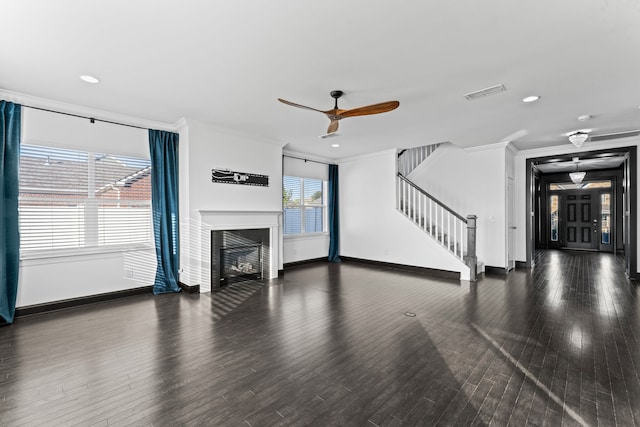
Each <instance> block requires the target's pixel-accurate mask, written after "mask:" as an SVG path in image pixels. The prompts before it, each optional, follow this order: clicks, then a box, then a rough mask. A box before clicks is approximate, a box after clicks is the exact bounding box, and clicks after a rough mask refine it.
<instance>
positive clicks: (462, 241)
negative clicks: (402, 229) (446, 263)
mask: <svg viewBox="0 0 640 427" xmlns="http://www.w3.org/2000/svg"><path fill="white" fill-rule="evenodd" d="M396 182H397V188H396V199H397V200H396V208H397V209H398V210H399V211H400V212H401V213H402V214H404V215H405V216H406V217H407V218H409V220H411V221H412V222H413V223H414V224H415V225H417V226H418V227H419V228H421V229H422V230H423V231H424V232H425V233H427V234H429V235H430V236H431V237H432V238H433V239H435V240H436V241H437V242H438V243H440V244H441V245H442V246H444V247H445V248H446V249H447V250H448V251H449V252H451V253H452V254H453V255H454V256H455V257H457V258H459V259H460V260H461V261H463V262H464V263H465V264H466V265H467V266H468V267H469V269H470V274H471V281H475V280H476V274H477V271H476V269H477V257H476V216H475V215H469V216H467V217H466V218H465V217H463V216H462V215H460V214H458V213H457V212H455V211H454V210H452V209H451V208H449V207H447V206H446V205H445V204H444V203H442V202H440V201H439V200H438V199H436V198H435V197H433V196H431V195H430V194H429V193H427V192H426V191H424V190H423V189H421V188H420V187H418V186H416V185H415V184H414V183H413V182H411V181H410V180H408V179H407V178H405V177H404V176H403V175H402V174H401V173H398V176H397V181H396Z"/></svg>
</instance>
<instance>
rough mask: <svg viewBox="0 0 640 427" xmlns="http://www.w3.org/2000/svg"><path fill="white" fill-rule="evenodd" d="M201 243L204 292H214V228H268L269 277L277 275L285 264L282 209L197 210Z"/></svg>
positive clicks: (202, 288) (201, 287)
mask: <svg viewBox="0 0 640 427" xmlns="http://www.w3.org/2000/svg"><path fill="white" fill-rule="evenodd" d="M197 212H198V216H199V222H200V224H199V226H198V229H199V230H201V233H200V236H201V237H202V245H201V247H200V248H201V250H200V251H199V252H200V266H201V278H202V281H201V284H200V291H201V292H209V291H211V287H210V278H211V271H210V270H211V262H210V259H211V252H210V250H211V231H218V230H243V229H244V230H246V229H253V228H268V229H269V248H270V254H269V260H270V266H269V277H266V278H268V279H274V278H277V277H278V270H279V269H280V268H281V266H282V232H281V230H282V227H281V223H282V211H239V210H228V211H225V210H204V209H203V210H198V211H197Z"/></svg>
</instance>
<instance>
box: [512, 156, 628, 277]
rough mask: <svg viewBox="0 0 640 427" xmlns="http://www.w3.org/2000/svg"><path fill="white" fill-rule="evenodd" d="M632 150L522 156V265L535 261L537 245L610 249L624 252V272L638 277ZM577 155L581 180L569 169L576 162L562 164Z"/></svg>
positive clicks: (591, 249)
mask: <svg viewBox="0 0 640 427" xmlns="http://www.w3.org/2000/svg"><path fill="white" fill-rule="evenodd" d="M636 151H637V148H636V147H635V146H631V147H617V148H611V149H608V150H599V151H591V152H581V153H570V154H569V153H568V154H564V155H556V156H547V157H540V158H530V159H527V160H526V168H527V169H526V170H527V173H526V212H527V213H528V215H527V220H526V223H525V224H526V242H527V244H526V256H527V260H526V263H524V266H526V267H529V268H531V267H533V266H534V265H535V264H534V260H535V254H536V251H537V250H539V249H546V248H550V249H551V248H557V249H568V250H588V251H602V252H613V253H617V254H618V255H620V256H624V259H625V267H626V268H625V269H626V272H627V275H628V276H629V277H631V278H636V277H637V275H638V272H637V248H636V244H637V235H636V234H637V209H636V208H637V190H636V183H637V166H636V164H637V163H636V161H637V160H636ZM577 156H579V160H580V167H581V168H580V170H581V171H582V170H583V168H582V167H583V165H584V166H585V167H584V170H585V171H586V172H587V174H586V178H585V179H584V182H583V183H579V184H573V183H572V182H571V180H570V179H569V174H568V172H570V171H571V170H576V169H575V166H574V168H573V169H570V170H569V169H567V170H565V169H566V167H567V166H564V167H565V169H562V168H563V165H562V164H563V163H564V164H565V165H569V164H571V162H572V160H573V161H575V157H577ZM601 165H602V166H601ZM587 166H589V167H587ZM596 181H611V183H610V184H597V185H595V182H596ZM585 184H589V185H585ZM558 186H562V187H564V188H559V187H558ZM554 196H555V197H554Z"/></svg>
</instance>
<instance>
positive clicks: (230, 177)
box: [211, 169, 269, 187]
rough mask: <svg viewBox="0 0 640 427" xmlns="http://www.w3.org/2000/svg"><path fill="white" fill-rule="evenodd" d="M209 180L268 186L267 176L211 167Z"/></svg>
mask: <svg viewBox="0 0 640 427" xmlns="http://www.w3.org/2000/svg"><path fill="white" fill-rule="evenodd" d="M211 182H219V183H222V184H242V185H254V186H258V187H268V186H269V176H268V175H257V174H255V173H247V172H234V171H230V170H226V169H211Z"/></svg>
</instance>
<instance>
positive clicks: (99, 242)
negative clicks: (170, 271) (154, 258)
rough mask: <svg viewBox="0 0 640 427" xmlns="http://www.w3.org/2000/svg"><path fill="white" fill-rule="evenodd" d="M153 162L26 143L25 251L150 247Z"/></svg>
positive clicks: (22, 231)
mask: <svg viewBox="0 0 640 427" xmlns="http://www.w3.org/2000/svg"><path fill="white" fill-rule="evenodd" d="M150 170H151V163H150V161H149V159H142V158H134V157H129V156H121V155H118V154H108V153H96V152H88V151H80V150H70V149H64V148H58V147H46V146H38V145H28V144H23V145H22V146H21V153H20V195H19V216H20V239H21V242H20V248H21V251H23V252H28V251H37V250H52V249H65V248H94V247H101V246H118V245H135V244H151V241H152V228H151V227H152V224H151V177H150Z"/></svg>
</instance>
